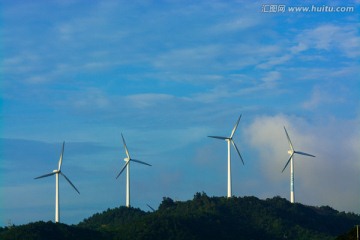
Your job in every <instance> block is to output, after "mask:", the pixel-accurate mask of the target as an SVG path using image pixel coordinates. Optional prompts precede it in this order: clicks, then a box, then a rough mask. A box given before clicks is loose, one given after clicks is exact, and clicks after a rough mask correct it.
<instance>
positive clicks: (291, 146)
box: [284, 126, 294, 151]
mask: <svg viewBox="0 0 360 240" xmlns="http://www.w3.org/2000/svg"><path fill="white" fill-rule="evenodd" d="M284 130H285V133H286V137H287V139H288V141H289V144H290V148H291V150H293V151H294V147H293V145H292V142H291V140H290V137H289V134H288V132H287V131H286V128H285V126H284Z"/></svg>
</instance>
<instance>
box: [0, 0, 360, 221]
mask: <svg viewBox="0 0 360 240" xmlns="http://www.w3.org/2000/svg"><path fill="white" fill-rule="evenodd" d="M264 4H269V3H268V2H265V1H258V2H254V3H250V2H248V1H196V2H194V1H132V2H131V3H130V2H129V1H81V0H79V1H77V0H67V1H63V0H61V1H60V0H59V1H2V2H1V6H0V9H1V21H0V22H1V32H0V33H1V44H0V46H1V72H2V74H1V141H0V143H1V160H0V161H1V165H0V178H1V181H0V189H1V192H0V194H1V198H0V201H1V204H0V212H1V214H0V216H1V219H0V225H6V224H7V223H8V221H9V220H11V221H12V222H13V223H15V224H23V223H28V222H32V221H38V220H44V221H47V220H53V219H54V198H55V194H54V191H55V190H54V187H55V179H54V178H44V179H39V180H34V179H33V178H34V177H37V176H39V175H42V174H45V173H47V172H50V171H52V170H53V169H55V168H56V167H57V161H58V159H59V155H60V151H61V144H62V141H66V145H65V153H64V161H63V168H62V170H63V171H64V173H65V174H66V175H67V176H68V177H69V178H70V179H71V180H72V182H73V183H74V184H75V185H76V187H77V188H78V189H79V190H80V192H81V194H80V195H78V194H77V193H76V192H75V191H74V190H73V189H72V188H71V186H70V185H69V184H67V182H65V181H64V179H61V180H60V196H61V197H60V198H61V199H60V202H61V221H62V222H65V223H68V224H72V223H78V222H79V221H81V220H83V219H84V218H86V217H89V216H91V215H92V214H93V213H96V212H101V211H103V210H106V209H107V208H114V207H117V206H120V205H125V175H122V176H121V177H120V178H119V179H118V180H115V177H116V175H117V173H118V171H119V170H120V169H121V167H122V166H123V164H124V161H123V158H124V157H125V153H124V150H123V146H122V140H121V133H123V134H124V137H125V139H126V141H127V144H128V148H129V151H130V153H131V155H132V157H134V158H136V159H140V160H142V161H145V162H148V163H150V164H152V165H153V166H152V167H147V166H143V165H139V164H132V168H131V179H132V182H131V187H132V199H131V204H132V205H133V206H134V207H139V208H141V209H144V210H149V209H148V208H147V206H146V204H149V205H151V206H152V207H154V208H156V207H157V206H158V205H159V203H160V202H161V201H162V197H164V196H167V197H171V198H173V199H175V200H187V199H191V198H192V197H193V195H194V194H195V193H196V192H201V191H204V192H206V193H207V194H208V195H210V196H225V195H226V184H227V182H226V176H227V175H226V174H227V172H226V171H227V170H226V168H227V162H226V157H227V155H226V154H227V149H226V143H225V142H221V141H217V140H215V139H210V138H208V137H207V136H208V135H221V136H222V135H224V136H226V135H229V134H230V132H231V129H232V128H233V126H234V124H235V122H236V120H237V118H238V117H239V115H240V114H242V119H241V122H240V124H239V128H238V130H237V132H236V134H235V137H234V140H235V142H236V143H237V145H238V147H239V149H240V151H241V153H242V155H243V158H244V161H245V166H243V165H242V164H241V161H240V159H239V158H238V157H237V156H236V155H235V152H234V151H232V157H233V158H232V163H233V164H232V175H233V194H234V195H236V196H251V195H253V196H256V197H258V198H261V199H266V198H269V197H270V198H271V197H273V196H277V195H278V196H281V197H284V198H287V199H289V189H290V186H289V178H290V177H289V170H286V171H285V172H284V173H281V170H282V168H283V166H284V164H285V163H286V160H287V159H288V154H287V150H288V143H287V139H286V136H285V133H284V130H283V126H286V127H287V129H288V132H289V135H290V137H291V139H292V141H293V144H294V145H295V148H296V149H298V150H299V151H305V152H308V153H311V154H314V155H316V158H307V157H302V156H299V157H296V158H295V196H296V201H298V202H300V203H303V204H307V205H315V206H321V205H329V206H331V207H333V208H335V209H337V210H340V211H347V212H348V211H350V212H355V213H358V214H360V208H359V207H360V204H359V202H360V188H359V183H360V177H359V176H360V129H359V126H360V115H359V113H360V111H359V110H360V109H359V100H360V99H359V96H360V95H359V82H360V81H359V69H360V66H359V65H360V64H359V56H360V46H359V45H360V36H359V7H360V6H359V4H360V3H359V1H346V2H344V1H299V2H296V1H283V3H282V2H280V4H283V5H285V6H286V9H285V12H274V13H269V12H262V9H263V7H264V6H265V5H264ZM289 6H302V7H307V6H309V7H311V6H320V7H321V6H335V7H336V6H337V7H339V6H340V7H343V6H350V7H354V11H353V12H298V13H294V12H289V10H288V7H289Z"/></svg>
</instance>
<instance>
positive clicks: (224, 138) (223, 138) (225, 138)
mask: <svg viewBox="0 0 360 240" xmlns="http://www.w3.org/2000/svg"><path fill="white" fill-rule="evenodd" d="M208 137H210V138H217V139H222V140H227V139H229V138H228V137H219V136H208Z"/></svg>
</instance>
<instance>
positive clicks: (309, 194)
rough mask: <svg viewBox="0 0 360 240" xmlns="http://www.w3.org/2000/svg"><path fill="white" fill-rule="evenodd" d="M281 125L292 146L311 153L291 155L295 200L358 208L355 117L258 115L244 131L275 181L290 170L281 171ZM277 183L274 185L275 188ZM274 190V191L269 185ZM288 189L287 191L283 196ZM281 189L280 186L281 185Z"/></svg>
mask: <svg viewBox="0 0 360 240" xmlns="http://www.w3.org/2000/svg"><path fill="white" fill-rule="evenodd" d="M283 125H285V126H286V128H287V130H288V133H289V135H290V138H291V140H292V143H293V145H294V148H295V150H298V151H304V152H307V153H310V154H314V155H315V156H316V158H310V157H305V156H300V155H298V156H295V160H294V161H295V193H296V196H297V197H296V198H297V199H298V201H299V202H301V203H304V204H311V205H330V206H333V207H335V208H336V209H339V210H345V211H355V212H359V211H360V209H359V206H358V200H359V196H360V190H359V187H358V184H359V181H358V180H359V179H358V176H359V172H360V164H358V161H357V159H360V155H359V151H358V149H359V147H360V146H359V141H357V140H355V139H359V131H358V130H356V131H353V130H352V129H358V128H357V127H356V122H348V121H342V120H334V121H330V122H327V123H316V124H315V125H313V124H311V125H310V124H309V123H308V122H307V121H305V120H304V119H302V118H298V117H290V116H286V115H276V116H261V117H258V118H256V119H255V120H254V122H253V123H252V124H251V125H250V127H249V128H248V130H247V135H248V136H249V139H250V144H251V145H252V146H253V147H255V148H257V149H258V151H259V152H260V162H259V163H260V166H259V167H260V169H262V172H263V173H264V174H265V176H266V178H268V179H269V180H270V181H275V182H276V183H277V184H278V185H279V186H280V181H281V182H283V181H288V175H289V171H288V170H285V171H284V173H283V174H281V169H282V168H283V167H284V165H285V163H286V160H287V159H288V157H289V156H288V154H287V150H288V143H287V140H286V136H285V133H284V130H283ZM276 188H278V187H276ZM274 191H276V190H275V189H274ZM287 191H288V188H286V193H285V194H286V195H285V196H284V197H288V193H287ZM283 192H284V190H283Z"/></svg>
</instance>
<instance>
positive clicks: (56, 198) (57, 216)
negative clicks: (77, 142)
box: [34, 142, 80, 223]
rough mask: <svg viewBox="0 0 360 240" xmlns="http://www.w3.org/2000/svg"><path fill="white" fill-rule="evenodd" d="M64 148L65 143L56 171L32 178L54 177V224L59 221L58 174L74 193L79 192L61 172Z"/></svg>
mask: <svg viewBox="0 0 360 240" xmlns="http://www.w3.org/2000/svg"><path fill="white" fill-rule="evenodd" d="M64 147H65V142H63V146H62V151H61V155H60V159H59V165H58V169H55V170H53V171H52V172H51V173H48V174H45V175H42V176H40V177H36V178H34V179H39V178H44V177H49V176H52V175H55V222H56V223H57V222H59V221H60V207H59V197H60V196H59V174H61V175H62V176H63V177H64V178H65V179H66V181H68V182H69V183H70V185H71V186H72V187H73V188H74V189H75V191H77V192H78V193H79V194H80V192H79V190H77V188H76V187H75V186H74V184H73V183H72V182H71V181H70V179H69V178H67V177H66V176H65V174H64V173H62V171H61V164H62V160H63V156H64Z"/></svg>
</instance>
